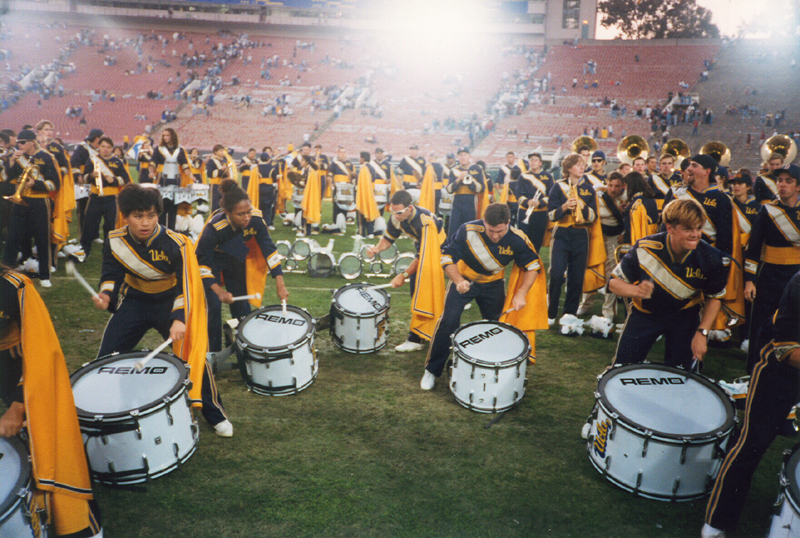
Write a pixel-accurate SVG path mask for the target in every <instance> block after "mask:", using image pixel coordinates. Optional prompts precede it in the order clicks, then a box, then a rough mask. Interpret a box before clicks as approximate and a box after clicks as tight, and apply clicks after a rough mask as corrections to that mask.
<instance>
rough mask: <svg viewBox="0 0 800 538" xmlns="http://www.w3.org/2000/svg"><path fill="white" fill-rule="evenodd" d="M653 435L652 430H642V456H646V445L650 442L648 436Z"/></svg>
mask: <svg viewBox="0 0 800 538" xmlns="http://www.w3.org/2000/svg"><path fill="white" fill-rule="evenodd" d="M652 436H653V432H651V431H650V430H647V431H645V432H644V443H642V457H643V458H644V457H646V456H647V445H649V444H650V438H651V437H652Z"/></svg>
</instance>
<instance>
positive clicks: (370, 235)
mask: <svg viewBox="0 0 800 538" xmlns="http://www.w3.org/2000/svg"><path fill="white" fill-rule="evenodd" d="M367 239H375V234H369V235H368V236H367Z"/></svg>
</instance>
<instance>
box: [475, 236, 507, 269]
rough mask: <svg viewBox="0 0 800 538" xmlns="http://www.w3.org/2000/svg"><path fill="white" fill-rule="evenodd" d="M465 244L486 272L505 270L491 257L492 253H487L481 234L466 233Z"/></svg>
mask: <svg viewBox="0 0 800 538" xmlns="http://www.w3.org/2000/svg"><path fill="white" fill-rule="evenodd" d="M467 244H468V245H469V248H470V250H471V251H472V253H473V254H474V255H475V257H476V258H477V259H478V261H479V262H480V263H481V265H483V266H484V267H485V268H486V269H487V270H488V271H491V272H492V273H497V272H499V271H502V270H504V269H505V267H503V266H502V265H500V262H498V261H497V260H496V259H495V258H494V256H492V253H491V252H489V248H488V247H487V246H486V243H484V242H483V239H482V238H481V234H479V233H478V232H476V231H474V230H469V231H467Z"/></svg>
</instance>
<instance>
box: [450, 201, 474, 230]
mask: <svg viewBox="0 0 800 538" xmlns="http://www.w3.org/2000/svg"><path fill="white" fill-rule="evenodd" d="M476 218H477V217H476V216H475V196H474V195H472V194H456V195H455V196H454V197H453V209H452V210H451V211H450V224H449V228H447V237H452V236H454V235H455V234H456V232H457V231H458V229H459V228H460V227H461V225H462V224H464V223H465V222H470V221H473V220H475V219H476Z"/></svg>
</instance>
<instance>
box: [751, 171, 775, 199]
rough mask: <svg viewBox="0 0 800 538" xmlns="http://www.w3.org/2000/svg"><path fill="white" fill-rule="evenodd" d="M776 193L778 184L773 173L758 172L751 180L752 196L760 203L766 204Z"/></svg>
mask: <svg viewBox="0 0 800 538" xmlns="http://www.w3.org/2000/svg"><path fill="white" fill-rule="evenodd" d="M777 195H778V185H777V184H776V182H775V176H774V175H773V174H759V175H758V176H756V179H755V180H754V181H753V196H754V197H755V199H756V200H757V201H758V203H760V204H766V203H768V202H770V201H772V200H774V199H775V197H776V196H777Z"/></svg>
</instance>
